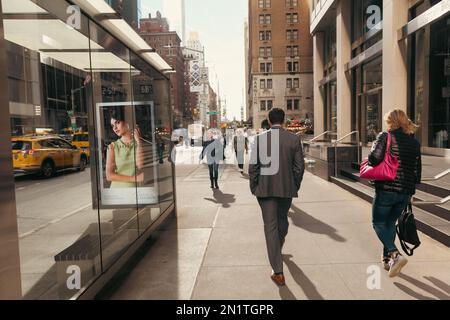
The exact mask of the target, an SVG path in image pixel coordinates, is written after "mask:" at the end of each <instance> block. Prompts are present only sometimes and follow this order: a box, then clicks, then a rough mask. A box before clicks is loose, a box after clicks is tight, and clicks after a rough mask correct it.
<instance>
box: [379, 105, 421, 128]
mask: <svg viewBox="0 0 450 320" xmlns="http://www.w3.org/2000/svg"><path fill="white" fill-rule="evenodd" d="M384 118H385V120H386V123H387V127H388V130H389V131H393V130H397V129H400V128H401V129H402V130H403V132H404V133H406V134H414V133H415V132H416V130H417V128H418V127H419V126H417V125H416V124H415V123H414V122H412V121H411V119H409V118H408V116H407V115H406V113H405V112H404V111H403V110H401V109H394V110H392V111H389V112H388V113H386V115H385V116H384Z"/></svg>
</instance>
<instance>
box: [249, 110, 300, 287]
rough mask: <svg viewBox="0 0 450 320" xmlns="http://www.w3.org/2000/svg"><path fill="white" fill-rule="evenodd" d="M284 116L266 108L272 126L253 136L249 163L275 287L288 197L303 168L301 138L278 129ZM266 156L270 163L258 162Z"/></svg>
mask: <svg viewBox="0 0 450 320" xmlns="http://www.w3.org/2000/svg"><path fill="white" fill-rule="evenodd" d="M284 119H285V113H284V111H283V110H281V109H277V108H275V109H272V110H271V111H270V113H269V121H270V124H271V126H272V129H271V130H269V131H267V132H264V133H262V134H260V135H258V136H256V138H255V143H254V145H253V146H252V148H251V150H252V151H251V157H250V158H251V160H250V166H249V176H250V189H251V192H252V194H253V195H255V196H256V197H257V198H258V203H259V205H260V207H261V210H262V216H263V220H264V234H265V237H266V244H267V252H268V256H269V261H270V265H271V266H272V276H271V278H272V280H273V281H274V282H275V283H276V284H277V285H279V286H283V285H285V278H284V274H283V259H282V255H281V251H282V249H283V245H284V242H285V239H286V235H287V233H288V227H289V222H288V213H289V209H290V207H291V204H292V198H297V197H298V190H299V189H300V185H301V182H302V180H303V174H304V171H305V162H304V155H303V148H302V144H301V141H300V139H299V138H298V137H297V136H296V135H294V134H292V133H289V132H288V131H286V130H284V129H283V128H282V125H283V124H284ZM277 137H278V140H277V139H276V138H277ZM272 138H274V140H275V141H272ZM276 154H278V158H277V157H275V156H274V155H276ZM268 155H271V156H272V157H274V158H272V159H270V160H271V161H270V163H269V164H267V161H264V162H262V161H261V159H260V158H261V157H263V156H264V157H266V158H267V156H268ZM274 168H275V169H276V170H273V169H274Z"/></svg>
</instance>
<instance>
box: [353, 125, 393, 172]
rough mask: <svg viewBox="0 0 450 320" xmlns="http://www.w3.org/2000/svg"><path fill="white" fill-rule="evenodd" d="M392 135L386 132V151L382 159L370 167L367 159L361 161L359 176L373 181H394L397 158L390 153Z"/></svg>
mask: <svg viewBox="0 0 450 320" xmlns="http://www.w3.org/2000/svg"><path fill="white" fill-rule="evenodd" d="M391 144H392V137H391V133H390V132H388V140H387V145H386V153H385V154H384V159H383V161H382V162H381V163H380V164H379V165H377V166H375V167H372V166H370V165H369V160H368V159H366V160H364V161H363V162H362V163H361V166H360V169H359V173H360V177H361V178H363V179H368V180H375V181H394V180H395V178H396V177H397V169H398V159H397V157H396V156H395V155H393V154H392V153H391Z"/></svg>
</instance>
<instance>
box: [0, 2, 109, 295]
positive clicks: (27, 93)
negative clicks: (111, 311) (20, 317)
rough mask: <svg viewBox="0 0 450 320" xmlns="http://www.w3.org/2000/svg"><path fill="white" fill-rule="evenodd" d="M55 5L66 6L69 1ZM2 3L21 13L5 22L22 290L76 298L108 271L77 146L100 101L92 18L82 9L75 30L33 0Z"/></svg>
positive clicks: (85, 159)
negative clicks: (95, 93)
mask: <svg viewBox="0 0 450 320" xmlns="http://www.w3.org/2000/svg"><path fill="white" fill-rule="evenodd" d="M53 5H54V9H55V11H58V12H66V8H67V6H68V3H65V2H64V1H59V2H57V3H54V4H53ZM2 8H3V9H4V10H5V11H6V12H9V13H14V14H15V16H14V19H10V18H9V17H8V16H3V19H4V20H3V23H4V34H5V39H6V51H7V56H8V64H9V69H8V70H7V72H8V79H9V82H10V97H9V100H10V103H9V109H10V118H11V134H12V136H13V137H12V147H13V148H12V149H13V150H12V153H13V166H14V171H15V183H16V201H17V216H18V227H19V238H20V241H19V246H20V262H21V267H20V269H21V279H22V293H23V297H24V298H25V299H68V298H71V297H72V296H74V295H75V294H77V293H78V292H79V290H80V288H82V287H84V286H86V285H88V284H89V283H90V281H91V280H92V279H94V278H95V277H97V276H98V275H99V274H100V273H101V262H100V251H99V248H100V239H99V231H98V230H99V225H98V212H97V210H95V209H94V208H93V205H92V199H93V195H92V191H91V190H92V185H91V172H90V171H89V170H85V168H86V165H88V163H89V160H90V155H89V151H86V150H83V149H79V148H76V147H73V146H72V145H71V139H72V134H73V133H75V132H76V131H87V129H88V128H87V117H88V115H87V110H88V108H91V107H92V106H91V103H90V101H91V100H90V99H89V94H90V92H91V91H92V88H91V83H90V81H89V79H90V74H89V72H90V70H89V52H88V49H89V47H90V43H89V39H88V37H86V31H87V29H88V21H87V19H86V18H85V17H84V16H81V25H80V29H78V30H75V29H74V28H69V27H68V26H67V25H66V24H65V22H63V21H62V20H59V19H58V18H57V17H56V16H53V15H48V17H46V19H39V17H38V16H34V14H35V13H39V14H43V13H47V12H46V11H45V10H44V9H43V8H41V7H39V6H38V5H36V4H35V3H33V2H31V1H26V0H21V1H17V0H2ZM64 21H65V19H64ZM93 47H94V48H97V49H100V47H99V46H97V47H95V46H93ZM63 139H64V140H63ZM94 176H95V174H94ZM95 196H96V195H95V194H94V197H95Z"/></svg>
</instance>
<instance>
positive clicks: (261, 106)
mask: <svg viewBox="0 0 450 320" xmlns="http://www.w3.org/2000/svg"><path fill="white" fill-rule="evenodd" d="M259 110H261V111H266V100H261V102H260V108H259Z"/></svg>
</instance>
